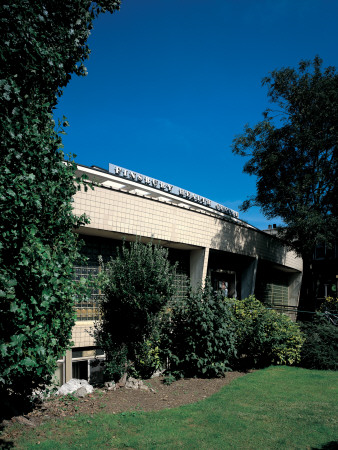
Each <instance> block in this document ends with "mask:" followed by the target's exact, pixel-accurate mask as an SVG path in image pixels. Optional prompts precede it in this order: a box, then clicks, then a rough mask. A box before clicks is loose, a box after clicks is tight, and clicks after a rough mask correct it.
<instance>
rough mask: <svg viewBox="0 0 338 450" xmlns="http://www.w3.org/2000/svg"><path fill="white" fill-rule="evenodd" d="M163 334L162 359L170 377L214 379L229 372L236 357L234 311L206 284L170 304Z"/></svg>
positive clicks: (164, 321)
mask: <svg viewBox="0 0 338 450" xmlns="http://www.w3.org/2000/svg"><path fill="white" fill-rule="evenodd" d="M162 333H163V334H162V338H161V339H162V340H161V356H162V360H163V361H165V362H167V364H168V370H167V373H168V374H169V375H171V376H175V377H176V378H178V377H194V376H200V377H215V376H216V377H217V376H222V375H223V374H224V372H226V371H228V370H231V367H232V366H233V361H234V359H235V357H236V335H235V326H234V318H233V312H232V308H231V306H229V305H228V304H227V303H226V302H224V301H223V298H222V296H215V294H214V292H213V290H212V287H211V285H210V283H209V282H207V283H206V286H205V288H204V289H202V288H201V289H199V290H198V291H194V290H192V289H190V290H189V292H188V294H187V297H186V298H185V299H183V300H180V301H179V302H175V303H174V304H172V305H171V307H170V309H169V310H168V311H167V314H166V316H165V317H164V318H163V328H162Z"/></svg>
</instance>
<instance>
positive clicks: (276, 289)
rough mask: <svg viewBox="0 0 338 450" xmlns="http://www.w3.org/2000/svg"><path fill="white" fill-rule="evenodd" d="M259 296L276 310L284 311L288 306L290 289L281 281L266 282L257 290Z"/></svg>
mask: <svg viewBox="0 0 338 450" xmlns="http://www.w3.org/2000/svg"><path fill="white" fill-rule="evenodd" d="M257 298H258V299H259V300H261V301H262V302H263V303H265V304H266V305H267V306H271V307H272V308H274V309H276V310H281V311H284V309H285V307H287V306H288V300H289V289H288V286H287V285H286V284H282V283H281V282H271V283H266V284H264V285H263V286H261V287H260V289H259V290H258V292H257Z"/></svg>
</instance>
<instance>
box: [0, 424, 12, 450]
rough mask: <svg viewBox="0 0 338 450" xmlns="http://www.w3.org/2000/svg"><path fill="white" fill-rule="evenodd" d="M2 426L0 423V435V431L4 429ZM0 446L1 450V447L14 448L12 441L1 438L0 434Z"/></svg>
mask: <svg viewBox="0 0 338 450" xmlns="http://www.w3.org/2000/svg"><path fill="white" fill-rule="evenodd" d="M4 428H5V427H4V426H3V425H0V435H1V433H2V432H3V430H4ZM0 448H1V449H2V450H3V449H7V448H14V442H13V441H8V440H6V439H3V438H2V437H1V436H0Z"/></svg>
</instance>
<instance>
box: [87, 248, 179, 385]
mask: <svg viewBox="0 0 338 450" xmlns="http://www.w3.org/2000/svg"><path fill="white" fill-rule="evenodd" d="M174 269H175V267H174V266H172V265H171V264H170V262H169V260H168V250H167V249H165V248H162V247H159V246H154V245H152V244H151V243H148V244H142V243H141V242H133V243H131V244H130V246H128V245H126V244H123V246H122V249H121V250H119V249H118V253H117V256H116V258H114V259H111V260H110V261H109V262H108V263H107V264H106V265H104V266H103V272H102V276H101V288H102V290H103V294H104V295H103V299H102V300H101V303H100V312H101V317H100V321H98V322H97V323H96V327H95V340H96V344H97V345H98V346H99V347H101V348H102V349H103V350H104V351H105V354H106V361H105V372H106V377H107V378H110V379H112V378H114V379H115V381H117V380H118V379H119V378H120V377H121V376H122V374H123V373H125V372H126V368H127V371H128V369H129V368H130V366H131V365H132V366H133V367H135V368H136V370H139V369H142V367H141V366H142V364H140V362H141V359H142V357H143V356H144V351H145V350H146V348H147V341H148V340H149V339H151V338H152V336H153V333H154V332H155V331H156V327H157V320H158V316H159V313H160V311H161V310H162V309H163V307H164V306H165V305H166V304H167V302H168V301H169V300H170V299H171V297H172V296H173V294H174V292H175V288H174V283H173V281H174ZM150 375H151V374H150Z"/></svg>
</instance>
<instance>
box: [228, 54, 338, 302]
mask: <svg viewBox="0 0 338 450" xmlns="http://www.w3.org/2000/svg"><path fill="white" fill-rule="evenodd" d="M262 83H263V85H266V86H267V87H268V97H269V99H270V101H271V102H272V103H273V104H274V105H275V107H274V108H273V109H267V110H266V111H265V112H264V114H263V115H264V119H263V121H261V122H259V123H258V124H257V125H255V126H254V127H252V128H251V127H249V126H246V127H245V130H244V133H243V134H241V135H239V136H237V137H236V138H235V139H234V142H233V152H234V153H236V154H238V155H241V156H245V157H249V160H248V161H247V162H246V164H245V165H244V172H245V173H248V174H249V175H255V176H256V177H257V182H256V188H257V192H256V194H255V195H254V196H252V197H251V198H249V199H248V200H246V201H245V202H244V203H243V205H242V207H241V209H242V210H244V211H246V210H247V209H248V208H250V207H251V206H258V207H260V208H261V210H262V212H263V214H264V215H265V216H266V217H267V218H268V219H273V218H275V217H280V218H282V220H283V222H284V225H283V226H281V227H280V228H279V231H280V235H281V237H283V238H284V239H285V240H286V241H287V242H288V243H289V245H290V247H291V248H292V249H294V250H295V251H296V252H297V253H298V254H299V255H301V256H302V257H303V261H304V283H303V287H304V289H303V296H304V297H306V299H307V301H308V302H309V303H308V305H309V304H311V300H312V298H311V297H312V295H313V293H312V289H311V280H310V272H309V271H310V263H311V259H312V254H313V251H314V248H315V246H316V243H318V242H327V243H328V244H330V243H332V242H333V243H334V240H335V239H337V234H338V231H337V230H338V215H337V212H338V209H337V208H338V181H337V180H338V74H337V72H336V69H335V67H327V68H326V69H324V68H322V60H321V59H320V58H319V57H318V56H317V57H315V58H314V60H313V61H301V62H300V63H299V67H298V69H294V68H290V67H287V68H283V69H281V70H274V71H273V72H271V73H270V75H269V76H268V77H266V78H264V79H263V82H262Z"/></svg>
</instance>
